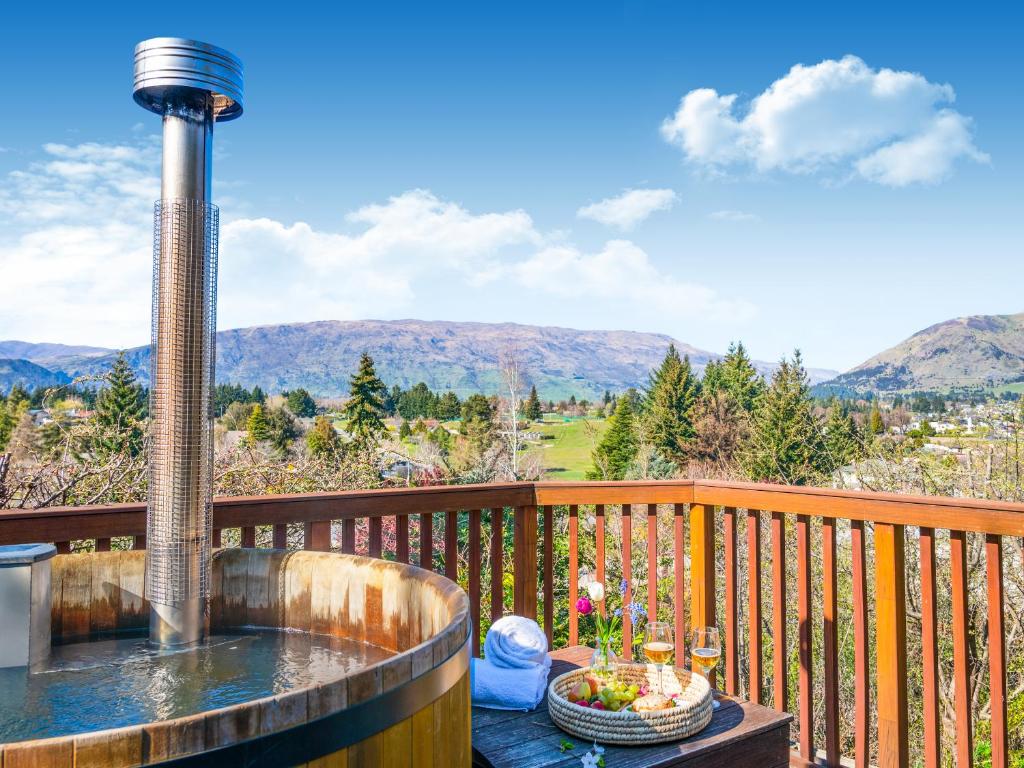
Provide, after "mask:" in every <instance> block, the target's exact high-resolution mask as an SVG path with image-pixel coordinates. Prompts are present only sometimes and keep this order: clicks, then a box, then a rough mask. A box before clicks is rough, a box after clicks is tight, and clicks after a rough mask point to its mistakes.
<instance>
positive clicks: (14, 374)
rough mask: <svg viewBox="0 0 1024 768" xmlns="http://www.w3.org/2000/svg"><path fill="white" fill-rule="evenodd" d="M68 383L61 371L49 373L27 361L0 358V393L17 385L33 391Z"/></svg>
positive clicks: (48, 370)
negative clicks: (37, 388) (38, 388)
mask: <svg viewBox="0 0 1024 768" xmlns="http://www.w3.org/2000/svg"><path fill="white" fill-rule="evenodd" d="M68 381H69V379H68V376H67V374H66V373H63V372H62V371H51V370H50V369H49V368H44V367H43V366H41V365H36V364H35V363H33V362H31V361H29V360H10V359H6V358H0V392H3V393H4V394H6V393H7V392H10V391H11V388H12V387H14V386H16V385H19V384H20V385H21V386H22V387H24V388H25V389H35V388H36V387H54V386H59V385H61V384H67V383H68Z"/></svg>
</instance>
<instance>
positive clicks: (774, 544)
mask: <svg viewBox="0 0 1024 768" xmlns="http://www.w3.org/2000/svg"><path fill="white" fill-rule="evenodd" d="M638 512H639V513H641V514H642V518H641V519H642V521H643V522H642V523H641V524H642V525H643V526H644V527H645V530H646V536H645V537H643V549H644V550H645V551H644V557H643V558H641V560H639V561H635V559H634V549H635V548H636V544H637V542H636V541H634V537H633V534H632V529H633V523H634V516H635V515H636V514H637V513H638ZM463 514H464V515H466V516H467V518H468V521H467V525H466V526H464V527H463V534H462V535H463V540H464V542H465V544H466V546H465V553H466V559H465V566H464V567H465V569H466V571H465V572H464V573H461V574H460V572H459V561H458V557H457V551H458V549H459V547H460V526H459V521H460V515H463ZM563 516H564V517H563ZM364 518H365V519H366V520H367V521H368V522H367V523H366V542H365V548H364V549H363V552H362V553H363V554H368V555H369V556H372V557H381V556H389V557H394V558H395V559H397V560H400V561H403V562H409V561H410V559H411V558H412V556H413V554H416V555H417V558H416V562H417V563H418V564H420V565H422V566H423V567H427V568H433V567H434V565H435V563H438V562H439V561H440V562H442V563H443V570H444V573H445V574H446V575H448V576H449V577H451V578H458V577H459V576H460V575H461V576H462V581H463V583H465V584H466V585H467V588H468V592H469V594H470V599H471V605H472V610H473V614H474V618H475V619H476V621H477V626H480V619H481V611H482V610H484V609H485V606H484V605H483V601H484V595H483V594H482V589H483V587H484V578H483V576H484V567H483V562H482V561H483V558H484V556H485V554H487V553H488V552H489V557H488V559H489V561H490V566H489V568H488V569H487V571H488V573H487V574H486V575H487V577H488V581H489V587H490V589H489V592H490V595H489V601H488V602H489V606H486V608H487V609H489V610H488V613H489V615H490V617H491V618H492V619H493V618H496V617H499V616H501V615H502V613H503V612H504V611H505V610H506V607H507V605H506V594H505V588H506V579H505V576H506V572H507V564H506V563H505V561H504V557H503V553H504V545H505V540H506V536H507V533H508V531H509V527H508V526H509V524H510V523H511V538H512V543H513V547H512V551H513V556H512V562H511V576H512V595H511V608H512V610H513V612H515V613H518V614H522V615H528V616H534V617H538V609H539V606H542V610H543V615H541V616H539V617H538V618H539V619H540V620H541V622H542V623H543V625H544V627H545V631H546V632H547V635H548V638H549V641H553V640H554V632H553V629H554V624H555V613H556V594H555V584H554V578H553V577H554V566H553V564H554V557H555V554H554V552H555V537H556V534H555V524H556V518H557V520H559V521H564V523H565V531H566V535H567V536H568V593H567V594H561V595H559V596H558V603H559V606H558V610H559V612H560V613H562V614H563V615H565V614H566V612H567V615H566V619H567V640H568V642H569V643H570V644H576V643H577V642H579V639H580V636H581V632H580V621H579V617H578V616H577V615H576V611H575V603H576V599H577V596H578V595H577V593H578V589H579V587H578V581H577V577H578V574H579V572H580V569H581V568H582V567H583V566H584V563H583V562H582V553H583V551H584V550H585V551H586V553H587V558H588V560H590V559H592V564H593V568H594V570H595V575H596V577H597V578H598V579H601V580H607V579H608V578H609V576H610V573H611V566H612V565H614V566H615V567H616V570H617V572H618V573H619V575H621V576H622V577H623V578H625V579H627V580H628V583H629V588H628V589H629V591H628V592H627V594H626V596H625V599H626V600H627V601H628V600H630V599H639V600H641V601H642V602H645V604H646V606H647V611H648V614H649V616H652V617H653V616H655V615H656V614H657V612H658V608H659V603H667V602H669V600H668V599H667V598H668V596H669V595H671V599H670V602H671V609H670V611H671V614H672V616H673V619H674V622H675V630H676V633H675V634H676V643H677V658H678V659H679V660H680V662H681V661H682V660H684V659H686V653H685V646H686V638H687V633H688V629H689V628H690V627H693V626H699V625H718V626H720V627H721V629H722V637H723V645H724V648H723V667H724V681H723V687H724V688H725V690H726V691H727V692H729V693H734V694H738V695H743V696H745V697H747V698H749V699H751V700H753V701H757V702H761V703H764V704H768V705H771V706H774V707H776V708H779V709H782V710H789V711H794V714H796V716H797V723H798V724H799V728H798V732H799V738H798V754H799V757H797V758H796V759H795V761H794V762H796V763H811V762H813V761H814V760H815V759H816V757H818V758H820V757H822V756H823V758H824V761H825V763H826V764H828V765H839V761H840V758H841V757H842V755H841V754H840V748H841V741H840V721H841V720H840V679H841V678H840V658H839V647H840V636H839V625H840V622H841V616H840V609H841V608H842V610H843V613H844V614H846V615H848V616H849V620H850V621H852V624H853V637H854V641H853V644H854V654H853V656H854V658H853V670H852V673H853V674H852V676H853V680H854V693H853V702H854V710H855V712H854V717H853V731H854V734H853V749H852V754H850V755H848V756H849V757H853V758H854V760H855V763H856V764H857V765H858V766H862V765H867V764H868V762H869V760H871V759H873V761H875V762H877V764H878V765H882V766H890V765H893V766H906V765H909V763H910V757H909V753H910V750H909V715H910V713H909V711H908V707H909V702H908V671H909V670H908V665H910V664H911V663H913V664H914V665H920V666H919V670H920V680H921V697H920V698H921V712H920V718H921V720H922V721H923V740H924V742H923V746H922V748H921V750H920V751H921V753H922V754H923V758H924V762H925V765H926V766H928V767H929V768H933V767H937V766H939V764H940V760H941V757H942V754H941V752H942V743H943V740H942V731H941V729H942V720H941V718H940V703H939V702H940V695H939V664H940V658H939V648H940V638H939V636H938V627H939V624H938V613H937V611H938V603H939V599H938V595H939V594H940V593H939V590H940V589H942V590H944V589H946V585H945V583H943V584H941V586H940V584H939V583H937V582H938V579H939V574H938V572H937V567H936V562H937V560H936V542H937V531H948V547H949V558H950V563H951V566H950V573H949V578H950V583H949V587H948V589H949V590H950V592H951V598H952V599H951V602H952V622H951V631H952V646H953V676H954V681H955V683H954V689H955V739H953V743H954V744H955V757H956V763H957V764H958V765H960V766H969V765H971V764H972V760H973V745H972V734H973V732H974V723H972V721H971V718H972V714H971V713H972V706H971V701H972V691H971V679H972V678H971V673H972V670H971V658H970V656H969V640H970V639H969V637H968V631H969V625H968V617H969V614H968V611H969V602H970V599H971V597H973V596H972V595H970V593H969V589H968V573H967V534H968V533H972V534H981V535H983V536H984V546H985V556H986V577H985V578H986V583H987V605H986V607H985V610H986V612H987V627H988V633H987V640H986V641H987V643H988V646H989V654H988V660H989V661H988V688H989V691H990V701H991V703H990V721H991V744H992V765H993V766H1005V765H1007V720H1006V684H1007V667H1006V648H1005V642H1006V631H1005V628H1004V623H1003V600H1004V593H1003V537H1007V536H1009V537H1024V505H1020V504H1007V503H1000V502H987V501H975V500H967V499H950V498H938V497H909V496H897V495H891V494H877V493H858V492H849V491H838V490H830V489H812V488H802V487H801V488H797V487H788V486H772V485H755V484H744V483H724V482H711V481H670V482H617V483H611V482H588V483H513V484H504V485H479V486H442V487H429V488H417V489H389V490H380V491H345V492H338V493H320V494H303V495H280V496H258V497H246V498H218V499H216V500H215V503H214V523H213V524H214V541H215V544H219V543H220V539H221V531H222V530H224V529H235V528H237V529H239V535H238V540H239V541H240V543H241V544H242V545H243V546H254V545H255V544H256V542H257V528H258V527H265V526H269V527H271V529H270V530H271V531H272V533H271V534H270V536H269V537H268V536H266V528H263V535H262V538H263V539H264V540H265V541H266V542H267V543H268V544H272V545H273V546H275V547H285V546H287V545H288V542H289V536H288V533H289V526H290V525H291V526H296V525H297V524H301V525H302V526H303V528H302V537H301V538H302V542H303V546H304V547H305V548H307V549H317V550H325V549H329V548H331V547H332V544H333V543H334V542H332V523H333V524H334V525H335V530H338V529H340V536H339V537H338V539H339V540H340V541H339V542H338V544H339V546H338V548H340V549H341V550H342V551H344V552H354V551H355V550H356V539H357V537H356V530H357V520H360V519H364ZM387 518H393V521H392V523H393V535H394V543H393V545H391V546H389V547H388V548H387V551H385V546H384V540H383V531H384V521H385V519H387ZM484 520H486V521H487V524H488V529H489V530H488V531H486V532H485V530H484V526H483V523H484ZM581 522H582V523H583V524H581ZM392 523H389V529H390V526H391V525H392ZM435 524H439V525H440V526H441V528H442V529H443V536H442V537H440V538H439V539H438V541H439V542H440V551H439V552H438V553H437V555H438V557H437V558H435V557H434V555H435V552H434V547H435V535H434V534H435ZM615 524H617V526H618V529H619V531H620V532H621V535H620V536H615V537H613V536H610V535H609V533H610V529H613V528H614V527H615ZM908 527H910V528H911V529H912V530H913V529H916V531H917V536H916V542H917V547H916V548H917V550H918V552H917V560H916V563H917V564H918V566H919V568H918V569H917V570H918V571H919V574H920V585H919V589H920V613H921V615H920V628H921V643H920V646H921V657H920V658H919V659H918V658H914V659H913V661H912V662H911V661H910V660H909V659H908V652H907V647H908V645H907V619H908V615H907V606H906V595H907V552H906V549H907V547H906V542H907V540H908V536H907V535H906V530H907V528H908ZM414 529H418V537H416V536H414V535H413V533H414ZM590 529H592V541H591V539H590V533H589V532H590ZM294 530H295V528H293V529H292V531H294ZM144 534H145V507H144V505H141V504H123V505H115V506H104V507H69V508H48V509H41V510H26V511H22V510H8V511H3V512H0V544H8V543H25V542H30V541H53V542H55V543H56V544H57V546H58V548H59V549H60V551H63V552H67V551H70V542H72V541H80V540H95V546H96V548H97V549H100V550H103V549H109V548H110V546H111V539H113V538H116V537H132V538H133V546H134V547H135V548H144V547H145V535H144ZM485 536H486V538H485ZM669 538H670V539H671V541H668V539H669ZM794 538H795V547H793V539H794ZM909 538H911V539H913V538H915V537H909ZM417 539H418V540H417ZM585 539H586V540H585ZM609 540H611V541H618V542H628V546H623V547H621V550H620V551H617V552H609ZM946 541H947V539H946V537H945V536H943V538H942V542H943V547H945V546H946V545H945V542H946ZM584 544H585V545H586V546H584ZM591 544H592V550H591ZM787 544H789V546H787ZM793 549H795V555H796V563H795V579H794V577H793V571H794V569H793V567H792V563H787V557H788V556H789V554H790V552H788V551H787V550H793ZM591 551H592V552H593V554H592V557H591V555H590V552H591ZM847 553H848V554H847ZM911 557H913V553H911ZM765 559H767V560H768V561H769V562H768V563H767V564H766V563H765V562H764V561H765ZM840 559H842V561H843V563H846V562H847V561H848V562H849V564H850V576H851V580H852V585H851V596H850V598H851V599H850V602H851V603H852V605H841V604H840V601H839V594H838V585H839V581H838V575H837V574H838V563H839V561H840ZM644 561H646V563H645V562H644ZM539 563H542V565H541V566H539ZM635 563H639V564H640V565H641V566H642V569H641V570H642V572H645V573H646V574H647V577H646V583H645V588H646V589H645V591H646V594H644V595H639V594H635V592H634V589H635V587H636V584H637V582H636V581H635V580H634V579H632V578H631V575H632V574H633V571H634V564H635ZM588 564H589V563H588ZM661 564H665V568H666V570H665V571H664V572H663V571H662V569H661ZM872 564H873V568H872ZM766 567H767V570H766ZM668 569H670V572H668ZM652 576H653V577H652ZM794 580H795V582H796V586H797V595H796V601H795V610H796V632H795V637H796V640H797V647H796V658H797V661H798V670H799V671H798V674H797V684H796V686H795V693H796V706H795V708H793V707H792V705H791V702H790V701H789V698H790V676H789V674H788V672H789V668H788V665H789V663H790V653H789V648H788V645H787V644H788V643H789V637H788V636H789V635H790V634H792V631H791V630H790V626H791V624H792V623H793V622H792V619H793V609H794V605H793V601H792V600H790V598H789V595H788V593H787V588H788V587H787V585H788V583H789V582H790V581H794ZM662 582H665V583H668V582H670V583H671V591H670V592H665V593H660V592H659V589H658V588H659V585H661V584H662ZM744 582H745V590H744V591H743V593H742V594H741V590H742V589H743V586H744ZM911 586H912V587H913V586H917V585H911ZM766 588H767V589H768V590H769V591H770V595H771V599H770V605H766V604H764V600H763V597H764V593H765V590H766ZM872 600H873V620H872V616H871V614H872V610H871V609H872V606H871V601H872ZM563 601H564V602H563ZM819 606H820V607H819ZM661 607H662V609H663V612H664V610H666V608H667V606H666V605H662V606H661ZM719 610H721V611H722V612H724V615H721V616H720V615H718V613H719ZM818 611H820V616H819V615H816V613H817V612H818ZM766 615H768V616H769V617H770V618H769V619H768V621H767V622H766V621H765V618H766ZM915 620H916V616H915ZM625 624H626V627H625V632H624V634H625V635H626V636H625V637H624V652H625V653H626V654H627V656H628V654H629V652H630V650H629V649H630V644H631V638H630V637H629V622H625ZM872 624H873V629H874V632H873V634H872V632H871V628H872ZM750 628H757V629H756V631H751V629H750ZM478 634H479V633H478ZM819 637H820V642H816V639H817V638H819ZM872 639H873V641H874V643H873V644H874V654H873V659H872V654H871V653H870V650H871V645H872ZM474 645H475V646H476V647H475V648H474V653H477V654H478V653H479V637H476V638H475V642H474ZM816 657H817V658H818V659H819V660H820V664H821V667H820V668H821V669H822V670H823V675H820V676H819V678H818V679H820V680H821V681H822V683H823V690H822V691H821V692H817V691H815V690H814V687H815V682H816V677H815V674H814V670H815V669H816ZM872 661H873V662H874V668H873V670H872ZM872 680H873V681H874V686H872V685H871V684H870V683H871V681H872ZM872 690H873V691H874V694H875V695H874V701H872V700H871V693H872ZM819 702H820V707H821V711H820V712H817V713H816V712H815V708H816V706H819V704H818V703H819ZM872 714H874V717H872ZM816 718H817V719H818V721H819V722H822V721H823V722H824V727H823V729H821V730H822V731H823V735H824V739H823V742H824V743H822V744H816V743H815V739H814V737H815V729H814V727H813V726H812V724H813V723H814V722H815V719H816ZM873 721H874V722H875V723H876V725H875V727H874V728H872V722H873ZM819 748H820V751H819Z"/></svg>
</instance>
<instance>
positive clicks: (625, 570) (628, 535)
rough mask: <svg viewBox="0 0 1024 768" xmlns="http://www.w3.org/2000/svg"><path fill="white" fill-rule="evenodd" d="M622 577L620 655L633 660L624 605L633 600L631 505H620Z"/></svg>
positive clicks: (629, 628) (630, 625)
mask: <svg viewBox="0 0 1024 768" xmlns="http://www.w3.org/2000/svg"><path fill="white" fill-rule="evenodd" d="M622 578H623V580H624V581H625V583H626V593H625V594H624V595H623V596H622V605H623V611H622V657H623V658H624V659H625V660H626V661H632V660H633V622H632V621H630V617H629V612H628V611H627V610H626V606H627V605H628V604H629V603H631V602H633V505H632V504H623V505H622Z"/></svg>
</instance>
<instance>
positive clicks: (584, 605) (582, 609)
mask: <svg viewBox="0 0 1024 768" xmlns="http://www.w3.org/2000/svg"><path fill="white" fill-rule="evenodd" d="M576 610H577V611H579V613H580V614H581V615H583V616H589V615H590V614H591V613H593V611H594V604H593V603H591V602H590V598H587V597H581V598H580V599H579V600H577V601H576Z"/></svg>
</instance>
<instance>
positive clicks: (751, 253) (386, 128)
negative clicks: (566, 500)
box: [0, 2, 1024, 369]
mask: <svg viewBox="0 0 1024 768" xmlns="http://www.w3.org/2000/svg"><path fill="white" fill-rule="evenodd" d="M773 5H777V4H773ZM828 5H830V4H822V3H815V4H806V5H799V4H786V6H785V8H782V7H781V6H780V7H768V6H767V4H757V5H754V4H751V5H750V6H749V7H748V6H745V5H734V4H726V3H716V4H704V3H702V4H699V5H698V4H693V3H647V2H627V3H562V4H554V3H543V4H530V3H515V4H507V5H504V6H498V5H495V4H484V3H477V4H466V5H461V6H460V5H456V4H408V5H404V4H396V3H390V4H366V5H364V6H357V7H351V6H345V5H343V4H333V5H331V6H324V7H313V6H298V5H296V6H294V7H287V6H280V5H279V6H275V7H274V9H273V10H272V11H263V10H260V9H256V7H255V6H253V5H248V6H237V7H232V6H230V5H229V4H210V5H208V6H207V7H206V8H205V9H204V18H203V19H202V20H200V19H198V18H195V16H194V14H188V15H184V14H183V15H181V16H179V17H177V18H176V17H175V16H174V15H173V14H167V13H157V11H158V10H166V6H165V7H164V8H163V9H161V8H160V7H157V6H150V5H145V4H140V5H138V6H137V9H136V12H133V13H132V14H130V15H129V14H125V15H124V17H122V18H115V17H113V16H108V17H106V18H104V17H103V14H102V13H100V12H98V11H97V10H96V9H95V8H86V7H84V6H81V5H78V6H68V7H66V8H61V7H59V5H52V4H50V5H47V6H45V7H42V6H38V7H39V8H40V10H35V9H30V10H27V11H26V10H24V9H23V8H22V9H15V10H13V11H5V13H6V14H7V15H8V18H7V21H6V26H7V30H8V34H7V35H5V39H4V46H3V47H2V48H0V66H2V68H3V71H4V72H7V73H12V72H14V73H17V76H16V77H14V78H5V100H4V104H3V105H2V106H0V147H2V148H3V151H0V286H2V289H3V293H4V294H6V296H10V297H11V300H6V297H5V301H3V302H2V303H0V338H21V339H27V340H30V341H63V342H75V343H96V344H102V345H111V346H118V345H124V346H129V345H135V344H140V343H145V341H146V340H147V338H148V335H149V329H148V322H149V308H148V301H149V279H150V253H149V242H150V237H149V234H148V229H149V226H150V224H149V222H150V218H151V208H150V206H151V203H152V201H153V199H154V198H155V197H156V195H157V186H156V178H157V174H158V171H159V169H158V152H157V148H158V143H157V141H158V139H157V136H158V133H159V120H158V119H157V118H155V117H154V116H152V115H150V114H148V113H145V112H143V111H142V110H141V109H139V108H138V107H137V106H135V104H134V103H133V102H132V100H131V94H130V89H131V51H132V47H133V46H134V44H135V43H136V42H137V41H139V40H141V39H144V38H147V37H152V36H157V35H175V36H187V37H194V38H197V39H202V40H207V41H209V42H213V43H215V44H218V45H221V46H223V47H226V48H228V49H229V50H231V51H233V52H234V53H236V54H237V55H239V56H240V57H241V58H242V59H243V61H244V63H245V66H246V113H245V115H244V116H243V117H242V119H241V120H239V121H236V122H234V123H229V124H226V125H222V126H218V129H217V132H216V138H215V141H216V146H217V161H216V166H215V170H214V173H215V178H216V179H217V183H216V185H215V196H216V198H217V202H219V204H220V205H221V208H222V246H221V273H220V278H221V279H220V326H221V327H237V326H241V325H254V324H259V323H272V322H289V321H302V320H317V319H354V318H363V317H374V318H399V317H418V318H425V319H449V320H480V321H502V320H512V321H518V322H526V323H537V324H552V325H566V326H571V327H580V328H626V329H633V330H648V331H658V332H664V333H668V334H671V335H672V336H674V337H676V338H677V339H680V340H682V341H685V342H688V343H691V344H694V345H695V346H698V347H701V348H704V349H710V350H714V351H723V350H724V349H725V347H726V346H727V344H728V342H729V341H730V340H731V339H742V340H743V341H744V342H745V343H746V344H747V345H748V347H749V348H750V349H751V351H752V353H753V354H754V355H755V356H756V357H758V358H760V359H768V360H771V359H776V358H778V357H779V356H780V355H782V354H785V353H787V352H789V351H791V350H792V349H793V348H794V347H800V348H801V349H802V350H803V352H804V356H805V359H806V360H807V362H808V363H809V364H811V365H815V366H821V367H832V368H837V369H845V368H849V367H851V366H853V365H855V364H857V363H859V362H861V361H862V360H864V359H865V358H867V357H868V356H870V355H871V354H873V353H875V352H878V351H880V350H882V349H883V348H885V347H888V346H890V345H892V344H894V343H896V342H898V341H900V340H901V339H903V338H905V337H906V336H908V335H909V334H911V333H913V332H915V331H917V330H919V329H921V328H923V327H925V326H927V325H930V324H932V323H935V322H939V321H942V320H945V319H948V318H950V317H954V316H959V315H966V314H982V313H985V314H991V313H1009V312H1019V311H1022V310H1024V300H1022V298H1021V290H1020V285H1021V282H1022V281H1021V277H1022V272H1024V270H1022V268H1021V266H1020V259H1021V254H1024V225H1022V222H1024V195H1022V193H1021V185H1020V181H1021V178H1022V171H1024V151H1022V149H1021V146H1020V140H1019V136H1020V134H1021V122H1022V111H1024V86H1022V79H1021V77H1020V73H1021V72H1022V71H1024V54H1022V52H1021V46H1020V45H1019V36H1020V31H1021V28H1022V24H1021V22H1022V17H1021V12H1020V11H1014V10H1012V9H1009V8H1008V7H1000V6H996V5H991V6H980V7H979V6H972V7H967V6H964V5H960V6H952V5H951V6H948V7H946V6H943V5H941V4H940V5H936V4H934V3H932V4H928V5H924V4H922V5H920V6H916V7H915V6H907V5H904V6H902V7H900V8H894V7H893V5H892V4H876V5H871V4H865V3H860V4H857V5H856V6H849V5H844V6H843V7H842V8H829V7H826V6H828ZM23 14H24V15H23ZM1011 14H1012V15H1011ZM844 57H856V58H844ZM796 65H803V67H802V68H801V69H798V70H793V68H794V67H795V66H796ZM773 84H774V85H773ZM709 89H711V90H709ZM768 89H771V90H770V91H769V90H768ZM712 90H713V92H712ZM731 95H735V98H734V99H731V100H730V98H729V97H730V96H731ZM759 97H760V98H759ZM684 99H685V101H684ZM630 192H632V194H630ZM602 201H606V202H602ZM5 282H6V283H7V285H6V286H3V283H5ZM17 296H22V297H26V298H25V299H24V300H16V299H15V298H14V297H17ZM29 297H30V298H29Z"/></svg>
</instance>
